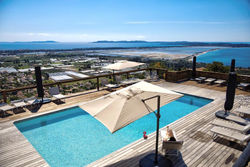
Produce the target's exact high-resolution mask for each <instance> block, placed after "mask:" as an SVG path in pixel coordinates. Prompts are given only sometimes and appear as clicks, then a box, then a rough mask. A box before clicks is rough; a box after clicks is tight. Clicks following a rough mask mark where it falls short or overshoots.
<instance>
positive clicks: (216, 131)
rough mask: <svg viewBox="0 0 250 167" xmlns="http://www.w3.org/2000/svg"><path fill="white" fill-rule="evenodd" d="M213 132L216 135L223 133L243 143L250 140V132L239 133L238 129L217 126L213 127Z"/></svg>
mask: <svg viewBox="0 0 250 167" xmlns="http://www.w3.org/2000/svg"><path fill="white" fill-rule="evenodd" d="M211 132H213V133H214V134H215V135H222V136H225V137H228V138H232V139H235V140H238V141H240V142H241V143H243V142H247V141H249V140H250V134H248V135H245V134H242V133H239V132H238V131H235V130H230V129H226V128H222V127H217V126H215V127H213V128H212V129H211Z"/></svg>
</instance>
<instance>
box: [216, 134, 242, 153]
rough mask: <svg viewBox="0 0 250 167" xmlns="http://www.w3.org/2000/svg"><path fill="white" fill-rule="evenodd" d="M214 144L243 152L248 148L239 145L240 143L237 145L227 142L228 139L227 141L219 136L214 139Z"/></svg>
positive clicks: (233, 142)
mask: <svg viewBox="0 0 250 167" xmlns="http://www.w3.org/2000/svg"><path fill="white" fill-rule="evenodd" d="M214 142H217V143H219V144H222V145H225V146H227V147H231V148H233V149H236V150H239V151H243V150H244V149H245V147H246V146H244V145H242V144H239V143H237V142H235V141H231V140H227V139H225V138H223V137H220V136H217V137H216V138H215V139H214Z"/></svg>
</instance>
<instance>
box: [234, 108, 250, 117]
mask: <svg viewBox="0 0 250 167" xmlns="http://www.w3.org/2000/svg"><path fill="white" fill-rule="evenodd" d="M236 111H237V112H239V113H242V114H248V115H250V108H247V107H240V108H237V109H236Z"/></svg>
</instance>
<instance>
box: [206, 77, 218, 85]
mask: <svg viewBox="0 0 250 167" xmlns="http://www.w3.org/2000/svg"><path fill="white" fill-rule="evenodd" d="M214 81H216V79H214V78H208V79H206V80H205V82H208V83H210V84H213V83H214Z"/></svg>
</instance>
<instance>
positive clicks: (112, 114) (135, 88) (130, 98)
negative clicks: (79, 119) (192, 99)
mask: <svg viewBox="0 0 250 167" xmlns="http://www.w3.org/2000/svg"><path fill="white" fill-rule="evenodd" d="M155 95H160V97H161V103H160V106H163V105H165V104H167V103H169V102H171V101H174V100H176V99H178V98H179V97H181V96H182V94H179V93H176V92H173V91H170V90H167V89H165V88H162V87H159V86H156V85H153V84H150V83H147V82H145V81H141V82H139V83H136V84H134V85H131V86H128V87H126V88H124V89H120V90H118V91H116V92H112V93H110V94H108V95H106V96H103V97H100V98H98V99H95V100H93V101H90V102H88V103H85V104H82V105H80V107H81V108H82V109H84V110H85V111H86V112H88V113H89V114H90V115H92V116H93V117H95V118H96V119H97V120H99V121H100V122H101V123H103V124H104V125H105V126H106V127H107V128H108V129H109V131H110V132H111V133H113V132H115V131H117V130H119V129H120V128H122V127H124V126H126V125H128V124H129V123H131V122H133V121H135V120H137V119H139V118H141V117H142V116H144V115H147V114H149V113H150V112H153V111H155V110H156V109H157V100H156V99H152V100H149V101H146V102H142V99H145V98H148V97H151V96H155ZM145 104H146V105H145Z"/></svg>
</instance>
